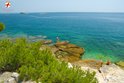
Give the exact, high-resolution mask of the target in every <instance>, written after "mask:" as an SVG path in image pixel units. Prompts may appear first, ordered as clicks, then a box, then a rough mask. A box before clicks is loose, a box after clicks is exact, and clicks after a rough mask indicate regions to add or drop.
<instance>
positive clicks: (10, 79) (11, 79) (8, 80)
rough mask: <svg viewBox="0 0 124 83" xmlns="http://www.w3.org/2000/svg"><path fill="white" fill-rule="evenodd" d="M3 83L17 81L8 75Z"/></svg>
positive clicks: (14, 82)
mask: <svg viewBox="0 0 124 83" xmlns="http://www.w3.org/2000/svg"><path fill="white" fill-rule="evenodd" d="M4 83H17V82H16V80H15V79H14V78H13V77H10V78H8V79H7V80H5V81H4Z"/></svg>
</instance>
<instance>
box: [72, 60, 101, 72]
mask: <svg viewBox="0 0 124 83" xmlns="http://www.w3.org/2000/svg"><path fill="white" fill-rule="evenodd" d="M73 64H74V65H77V66H84V67H90V68H93V69H97V70H99V69H100V67H102V65H103V62H101V61H98V60H93V59H87V60H79V61H77V62H74V63H73Z"/></svg>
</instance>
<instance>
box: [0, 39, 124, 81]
mask: <svg viewBox="0 0 124 83" xmlns="http://www.w3.org/2000/svg"><path fill="white" fill-rule="evenodd" d="M41 43H42V44H43V45H42V46H41V48H40V50H44V49H50V50H51V51H52V53H53V55H54V56H55V57H56V58H57V59H58V60H60V61H65V62H67V63H68V67H69V68H72V67H73V66H79V67H80V68H81V69H82V70H83V71H90V72H94V71H95V72H96V76H95V77H96V78H97V79H98V82H99V83H124V69H123V68H124V62H123V61H120V62H118V63H116V64H114V63H109V64H106V63H104V62H102V61H101V60H93V59H85V60H82V59H81V56H83V54H84V53H85V49H84V48H81V47H79V46H77V45H74V44H71V43H69V42H67V41H62V42H56V43H55V44H52V45H49V44H51V43H52V40H43V41H42V42H41ZM18 78H19V74H18V73H16V72H4V73H1V74H0V83H18ZM21 83H36V82H33V81H26V82H21Z"/></svg>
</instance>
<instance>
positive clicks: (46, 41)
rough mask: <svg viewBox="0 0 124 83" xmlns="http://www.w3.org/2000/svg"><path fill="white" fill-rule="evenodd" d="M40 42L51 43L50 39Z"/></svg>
mask: <svg viewBox="0 0 124 83" xmlns="http://www.w3.org/2000/svg"><path fill="white" fill-rule="evenodd" d="M42 43H43V44H51V43H52V40H42Z"/></svg>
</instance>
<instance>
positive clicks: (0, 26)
mask: <svg viewBox="0 0 124 83" xmlns="http://www.w3.org/2000/svg"><path fill="white" fill-rule="evenodd" d="M4 28H5V25H4V24H3V23H1V22H0V31H2V30H3V29H4Z"/></svg>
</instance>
